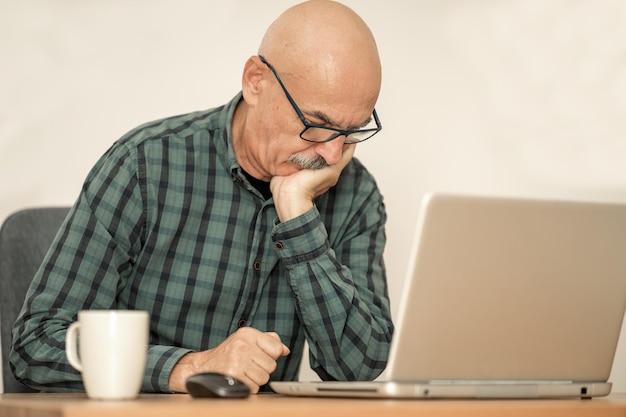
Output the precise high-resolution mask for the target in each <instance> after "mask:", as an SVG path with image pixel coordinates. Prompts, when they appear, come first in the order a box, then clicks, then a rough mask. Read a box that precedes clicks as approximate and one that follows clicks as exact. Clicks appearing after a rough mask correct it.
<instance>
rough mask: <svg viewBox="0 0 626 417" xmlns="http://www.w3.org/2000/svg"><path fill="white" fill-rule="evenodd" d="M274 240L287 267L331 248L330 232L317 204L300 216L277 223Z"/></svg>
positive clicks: (273, 234)
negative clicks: (323, 221)
mask: <svg viewBox="0 0 626 417" xmlns="http://www.w3.org/2000/svg"><path fill="white" fill-rule="evenodd" d="M272 242H273V244H274V247H275V248H276V252H277V253H278V256H279V258H280V259H281V261H282V263H283V265H284V266H285V267H287V268H289V267H290V266H293V265H295V264H298V263H302V262H309V261H311V260H312V259H315V258H317V257H318V256H320V255H321V254H323V253H325V252H326V251H327V250H328V249H329V248H330V244H329V242H328V232H327V231H326V227H325V226H324V224H323V223H322V220H321V218H320V213H319V211H318V210H317V207H315V206H313V208H311V209H310V210H308V211H307V212H306V213H304V214H302V215H300V216H298V217H295V218H293V219H290V220H288V221H286V222H284V223H278V224H276V225H275V226H274V230H273V231H272Z"/></svg>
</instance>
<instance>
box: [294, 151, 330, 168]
mask: <svg viewBox="0 0 626 417" xmlns="http://www.w3.org/2000/svg"><path fill="white" fill-rule="evenodd" d="M287 162H289V163H292V164H296V165H298V166H300V167H301V168H303V169H322V168H326V167H327V166H328V163H327V162H326V160H325V159H324V158H322V157H321V156H320V155H312V156H311V155H304V154H301V153H296V154H293V155H291V156H290V157H289V159H287Z"/></svg>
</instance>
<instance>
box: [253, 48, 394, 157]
mask: <svg viewBox="0 0 626 417" xmlns="http://www.w3.org/2000/svg"><path fill="white" fill-rule="evenodd" d="M258 57H259V59H260V60H261V62H263V63H264V64H265V65H267V67H268V68H269V69H270V70H271V71H272V73H273V74H274V76H275V77H276V80H277V81H278V84H279V85H280V87H281V88H282V89H283V92H284V93H285V96H287V100H289V103H290V104H291V107H293V109H294V111H295V112H296V114H297V115H298V117H299V118H300V121H301V122H302V124H303V125H304V129H302V131H301V132H300V139H302V140H305V141H307V142H312V143H325V142H330V141H331V140H335V139H337V138H338V137H340V136H345V137H346V140H345V142H344V143H345V144H346V145H351V144H354V143H361V142H364V141H366V140H368V139H370V138H371V137H372V136H374V135H375V134H377V133H378V132H380V131H381V130H382V128H383V126H382V124H381V123H380V119H379V118H378V114H377V113H376V109H374V111H373V112H372V117H374V122H375V123H376V127H375V128H371V129H357V130H342V129H335V128H334V127H328V126H321V125H316V124H312V123H309V122H308V121H307V120H306V117H304V114H303V113H302V111H301V110H300V107H298V105H297V104H296V102H295V101H294V99H293V97H291V94H289V91H287V87H285V84H283V81H282V80H281V79H280V76H279V75H278V73H277V72H276V70H275V69H274V67H273V66H272V64H270V63H269V62H267V60H266V59H265V58H264V57H263V56H262V55H258ZM311 128H316V129H324V130H329V131H331V132H334V134H332V135H331V136H330V137H329V138H328V139H324V140H313V139H307V138H305V137H304V136H303V135H304V133H305V132H306V131H307V130H309V129H311ZM367 132H371V133H372V134H371V135H369V136H365V138H363V139H360V140H352V141H350V135H353V134H355V133H361V134H363V133H367Z"/></svg>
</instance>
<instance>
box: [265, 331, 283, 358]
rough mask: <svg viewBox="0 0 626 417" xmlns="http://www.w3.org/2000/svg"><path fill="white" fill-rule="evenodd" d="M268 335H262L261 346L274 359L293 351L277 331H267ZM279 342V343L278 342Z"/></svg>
mask: <svg viewBox="0 0 626 417" xmlns="http://www.w3.org/2000/svg"><path fill="white" fill-rule="evenodd" d="M265 336H266V337H261V338H259V340H258V343H259V347H260V348H261V349H263V351H265V352H266V353H267V354H269V355H270V356H271V357H273V358H274V359H278V358H279V357H281V356H287V355H289V353H290V352H291V351H290V350H289V348H288V347H287V346H286V345H285V344H283V343H282V342H281V341H280V336H279V335H278V333H275V332H266V333H265ZM276 342H278V343H276Z"/></svg>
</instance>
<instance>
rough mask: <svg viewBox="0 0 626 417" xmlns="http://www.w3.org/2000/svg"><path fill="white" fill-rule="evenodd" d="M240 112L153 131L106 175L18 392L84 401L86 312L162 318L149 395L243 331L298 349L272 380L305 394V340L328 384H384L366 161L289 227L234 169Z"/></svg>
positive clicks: (175, 121) (384, 300) (385, 338)
mask: <svg viewBox="0 0 626 417" xmlns="http://www.w3.org/2000/svg"><path fill="white" fill-rule="evenodd" d="M240 99H241V94H239V95H237V97H235V98H234V99H233V100H232V101H231V102H230V103H228V104H227V105H225V106H223V107H219V108H215V109H211V110H208V111H203V112H196V113H191V114H187V115H182V116H176V117H172V118H168V119H163V120H159V121H156V122H153V123H149V124H146V125H143V126H140V127H139V128H137V129H135V130H133V131H131V132H129V133H128V134H127V135H126V136H124V137H123V138H121V139H120V140H119V141H118V142H116V143H115V144H114V145H113V146H112V147H111V148H110V149H109V150H108V151H107V153H106V154H105V155H104V156H103V157H102V158H101V159H100V160H99V161H98V162H97V164H96V165H95V167H94V168H93V169H92V171H91V172H90V173H89V175H88V177H87V179H86V181H85V183H84V187H83V190H82V192H81V193H80V196H79V198H78V200H77V202H76V204H75V206H74V207H73V209H72V211H71V213H70V215H69V217H68V219H67V220H66V222H65V224H64V225H63V226H62V228H61V230H60V232H59V234H58V236H57V238H56V240H55V242H54V243H53V245H52V247H51V250H50V251H49V253H48V255H47V256H46V259H45V260H44V262H43V264H42V266H41V268H40V270H39V272H38V273H37V275H36V276H35V278H34V281H33V283H32V285H31V288H30V290H29V292H28V294H27V297H26V300H25V304H24V307H23V309H22V312H21V314H20V316H19V318H18V320H17V322H16V323H15V326H14V329H13V350H12V352H11V366H12V368H13V369H14V372H15V373H16V376H17V378H18V379H20V380H22V381H23V382H24V383H26V384H27V385H30V386H32V387H35V388H39V389H43V390H47V391H73V390H82V389H83V387H82V382H81V378H80V375H79V374H78V373H77V372H76V371H75V370H74V369H73V368H71V366H70V365H69V364H68V362H67V360H66V358H65V351H64V343H65V333H66V329H67V327H68V325H69V324H70V323H71V322H72V321H75V320H76V319H77V312H78V311H79V310H81V309H137V310H146V311H148V312H149V313H150V316H151V321H150V347H149V351H148V362H147V367H146V372H145V377H144V381H143V386H142V390H143V391H144V392H168V377H169V373H170V371H171V369H172V367H173V366H174V364H175V363H176V361H177V360H178V359H180V358H181V356H183V355H184V354H186V353H188V352H190V351H199V350H204V349H209V348H212V347H214V346H216V345H218V344H219V343H220V342H222V341H223V340H224V339H225V338H226V337H227V336H228V335H230V334H231V333H233V332H234V331H235V330H237V328H238V327H240V326H252V327H255V328H257V329H259V330H262V331H275V332H277V333H278V334H279V335H280V336H281V339H282V341H283V342H284V343H285V344H286V345H288V346H289V347H290V349H291V351H292V353H291V355H289V356H288V357H284V358H280V359H279V360H278V368H277V369H276V371H275V372H274V373H273V374H272V379H273V380H293V379H296V378H297V376H298V369H299V364H300V359H301V356H302V350H303V344H304V340H305V338H306V340H308V342H309V345H310V363H311V366H312V367H313V369H314V370H315V371H316V372H317V373H318V374H319V375H320V377H321V378H322V379H338V380H365V379H372V378H374V377H376V376H377V375H378V374H379V373H380V372H381V371H382V370H383V369H384V366H385V364H386V360H387V355H388V348H389V342H390V339H391V335H392V332H393V325H392V322H391V315H390V311H389V300H388V295H387V285H386V278H385V268H384V263H383V257H382V254H383V249H384V244H385V234H384V224H385V221H386V214H385V210H384V204H383V200H382V196H381V195H380V193H379V191H378V189H377V187H376V184H375V182H374V180H373V178H372V177H371V175H370V174H369V173H368V172H367V171H366V170H365V168H364V167H363V166H362V165H361V164H360V163H359V161H358V160H356V159H354V160H353V161H352V162H351V163H350V164H349V165H348V167H347V168H346V169H345V170H344V172H343V173H342V175H341V178H340V180H339V182H338V184H337V186H336V187H334V188H333V189H331V190H330V191H329V192H327V193H326V194H325V195H323V196H321V197H319V198H318V199H317V201H316V202H315V203H316V204H315V207H314V208H313V209H311V210H310V211H309V212H307V213H305V214H304V215H302V216H300V217H298V218H295V219H292V220H290V221H287V222H284V223H281V222H279V221H278V219H277V215H276V210H275V208H274V205H273V200H272V199H269V200H265V199H264V198H262V196H261V194H260V193H259V192H258V191H257V190H256V189H254V188H253V187H252V186H251V185H250V183H249V182H248V181H247V180H246V178H245V176H244V174H243V172H242V171H241V169H240V167H239V165H238V163H237V161H236V159H235V156H234V153H233V149H232V144H231V137H230V122H231V120H232V115H233V111H234V108H235V106H236V104H237V103H238V101H239V100H240Z"/></svg>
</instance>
